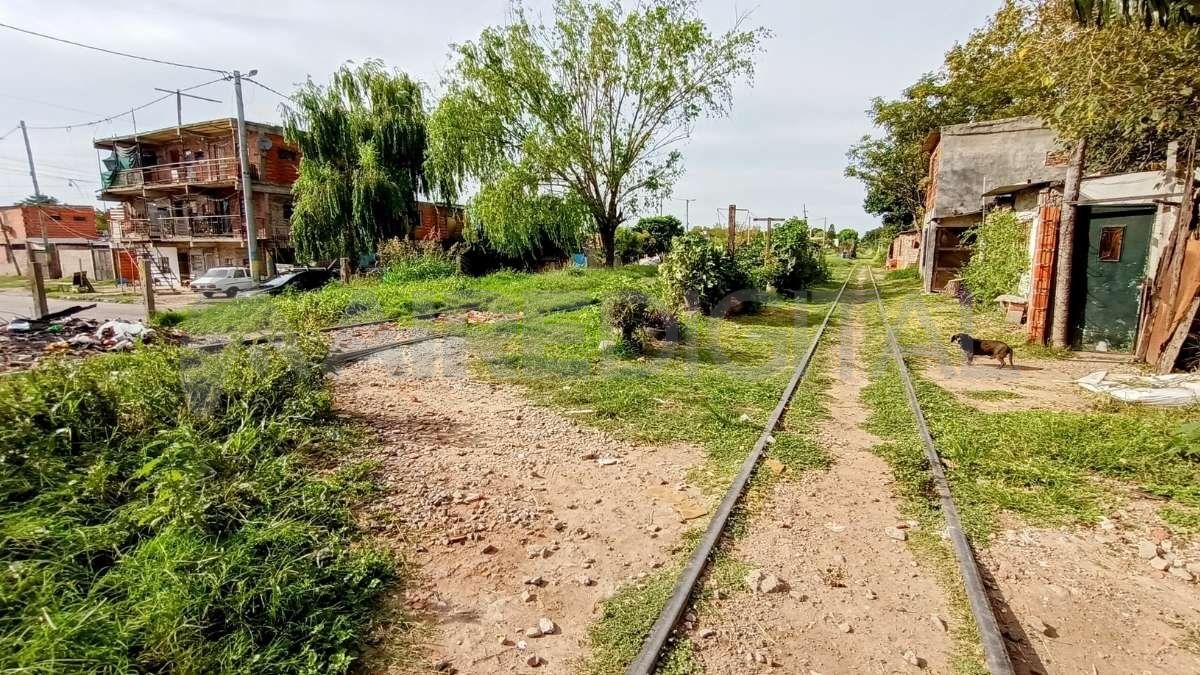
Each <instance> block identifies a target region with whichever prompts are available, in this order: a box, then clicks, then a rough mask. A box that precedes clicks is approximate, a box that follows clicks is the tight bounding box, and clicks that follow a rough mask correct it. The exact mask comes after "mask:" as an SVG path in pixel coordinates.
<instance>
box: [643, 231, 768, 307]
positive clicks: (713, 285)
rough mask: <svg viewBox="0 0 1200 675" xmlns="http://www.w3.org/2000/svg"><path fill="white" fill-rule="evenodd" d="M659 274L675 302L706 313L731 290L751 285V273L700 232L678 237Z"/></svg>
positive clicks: (671, 301) (670, 297)
mask: <svg viewBox="0 0 1200 675" xmlns="http://www.w3.org/2000/svg"><path fill="white" fill-rule="evenodd" d="M659 275H660V277H661V278H662V280H663V284H664V286H665V288H666V292H667V299H668V301H669V302H670V303H671V304H672V306H675V307H685V308H687V309H698V310H700V311H701V312H704V313H706V314H707V313H710V312H712V310H713V308H714V307H716V305H717V303H719V302H721V300H723V299H725V298H726V297H727V296H728V295H730V294H731V293H733V292H735V291H740V290H744V289H746V288H749V287H750V277H749V275H748V274H747V273H746V272H745V271H744V270H743V269H742V268H741V267H740V266H739V265H738V264H737V261H736V260H735V259H734V257H733V256H731V255H729V254H728V253H726V252H725V251H724V250H723V249H720V248H718V247H717V246H716V245H715V244H714V243H713V242H711V241H710V240H709V239H708V238H706V237H705V236H704V235H703V234H701V233H699V232H689V233H687V234H685V235H683V236H681V237H678V238H676V239H675V243H674V246H673V248H672V249H671V252H670V253H669V254H667V256H666V258H665V259H664V260H663V264H662V265H661V266H660V267H659Z"/></svg>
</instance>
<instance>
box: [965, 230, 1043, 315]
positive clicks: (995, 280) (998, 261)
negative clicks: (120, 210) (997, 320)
mask: <svg viewBox="0 0 1200 675" xmlns="http://www.w3.org/2000/svg"><path fill="white" fill-rule="evenodd" d="M972 234H973V235H974V237H975V251H974V253H972V255H971V259H970V260H968V261H967V264H966V265H965V266H963V269H962V275H961V276H962V281H963V286H964V287H965V288H966V289H967V291H968V292H970V294H971V297H972V299H974V301H975V302H976V303H978V304H981V305H991V304H992V302H993V301H995V299H996V298H997V297H999V296H1001V295H1005V294H1006V293H1016V292H1017V284H1018V283H1020V281H1021V275H1022V274H1024V273H1025V272H1026V271H1027V270H1028V269H1029V225H1028V224H1027V223H1024V222H1022V221H1021V219H1020V218H1018V217H1017V214H1016V213H1014V212H1013V211H1012V209H997V210H995V211H992V212H991V213H989V214H988V216H987V220H985V221H984V222H983V224H981V225H978V226H976V227H975V228H973V230H972Z"/></svg>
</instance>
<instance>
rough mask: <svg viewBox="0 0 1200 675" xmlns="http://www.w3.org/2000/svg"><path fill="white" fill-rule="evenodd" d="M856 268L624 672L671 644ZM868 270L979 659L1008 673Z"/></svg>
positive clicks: (643, 669) (646, 673)
mask: <svg viewBox="0 0 1200 675" xmlns="http://www.w3.org/2000/svg"><path fill="white" fill-rule="evenodd" d="M856 272H857V267H856V268H854V269H851V271H850V275H849V276H848V277H847V278H846V281H845V282H844V283H843V284H842V286H841V288H840V289H839V290H838V294H837V297H836V299H835V300H834V303H833V305H832V306H831V307H830V308H829V311H828V312H827V313H826V314H825V318H824V319H823V320H822V322H821V325H820V327H819V328H818V329H817V332H816V334H815V335H814V336H813V339H812V341H811V343H810V344H809V347H808V349H807V351H806V352H805V353H804V356H803V357H802V358H801V360H800V362H799V364H798V365H797V366H796V369H795V371H794V373H793V375H792V378H791V380H790V381H789V382H788V385H787V387H785V388H784V391H783V394H782V395H781V396H780V399H779V403H778V404H777V405H776V407H775V410H774V412H773V413H772V414H771V417H770V418H769V419H768V421H767V424H766V426H765V428H764V429H763V432H762V435H761V436H759V439H758V442H757V443H755V445H754V448H753V449H752V450H751V451H750V454H749V455H748V456H747V457H746V459H745V461H744V462H743V464H742V467H741V470H740V471H739V472H738V474H737V476H736V477H735V478H734V480H733V483H732V484H731V485H730V487H729V490H728V491H727V492H726V494H725V496H724V497H723V498H722V500H721V503H720V506H719V507H718V509H717V511H716V513H715V514H714V515H713V518H712V520H711V521H710V523H709V526H708V529H707V530H706V531H705V533H704V536H703V538H702V539H701V540H700V543H699V545H698V546H697V548H696V550H695V551H694V552H693V553H692V556H691V557H690V558H689V559H688V562H687V564H686V565H685V566H684V568H683V571H682V573H681V574H680V577H679V579H678V580H677V581H676V584H675V587H674V590H673V591H672V594H671V597H670V598H669V599H668V601H667V603H666V605H665V607H664V608H663V610H662V612H661V613H660V614H659V616H658V618H657V620H656V621H655V623H654V625H653V627H652V628H651V630H650V634H649V635H648V636H647V638H646V640H645V641H644V642H643V644H642V648H641V650H640V651H639V652H638V655H637V657H636V658H635V659H634V660H633V662H632V663H631V664H630V665H629V666H628V668H627V669H626V671H625V672H626V675H651V674H652V673H654V672H655V670H656V668H657V666H658V662H659V658H660V657H661V656H662V655H663V653H664V651H665V650H666V649H667V647H668V645H669V644H670V642H671V639H672V636H673V634H674V631H675V627H676V626H677V625H678V623H679V622H680V620H681V619H682V617H683V616H684V615H685V614H686V613H687V610H688V607H689V606H690V605H691V602H692V598H693V595H694V593H695V591H696V586H697V584H698V583H699V581H700V579H701V577H702V575H703V573H704V570H705V568H706V567H707V565H708V563H709V561H710V560H711V558H712V555H713V553H714V551H715V550H716V547H717V544H718V542H719V541H720V540H721V537H722V535H723V533H724V531H725V528H726V526H727V524H728V521H729V517H730V515H731V514H732V513H733V510H734V508H735V507H736V506H737V504H738V503H739V502H740V500H741V498H742V496H743V494H744V492H745V490H746V486H747V485H748V484H749V481H750V478H751V477H752V476H753V474H754V471H755V469H756V467H757V466H758V463H759V461H760V460H761V459H762V457H763V455H764V454H765V453H766V448H767V444H768V440H769V438H770V436H771V434H772V433H773V432H774V431H775V427H776V426H777V425H778V424H779V420H780V419H781V418H782V416H783V413H784V412H785V411H786V410H787V407H788V404H789V402H790V401H791V398H792V395H793V394H794V393H795V391H796V388H797V386H798V385H799V383H800V381H801V380H803V378H804V376H805V374H806V373H807V371H808V367H809V363H810V362H811V360H812V358H813V355H814V354H815V353H816V351H817V349H818V347H819V346H820V342H821V339H822V338H823V337H824V335H825V329H826V327H827V326H828V324H829V320H830V317H832V316H833V313H834V312H835V311H836V310H837V309H838V307H839V306H840V305H841V300H842V296H843V294H844V292H845V290H846V286H847V285H848V284H849V283H850V279H851V278H853V277H854V276H855V274H856ZM867 274H868V277H869V279H870V282H871V289H872V292H873V294H874V296H875V304H876V306H877V307H878V309H879V313H880V319H881V322H882V325H883V327H884V329H885V331H886V333H887V342H888V349H889V351H890V352H891V355H892V358H893V359H894V361H895V363H896V367H897V369H898V371H899V373H900V379H901V381H902V383H903V386H904V391H905V397H906V398H907V400H908V404H909V408H910V409H911V410H912V413H913V417H914V419H915V421H916V426H917V431H918V434H919V435H920V437H921V440H922V443H923V445H924V448H925V456H926V460H927V462H928V464H929V471H930V474H931V477H932V478H933V483H934V488H935V490H936V491H937V493H938V497H939V499H940V501H941V508H942V513H943V516H944V518H945V520H946V527H947V531H948V535H949V538H950V541H951V543H952V545H953V547H954V552H955V557H956V559H957V562H958V567H959V572H960V574H961V576H962V579H963V584H964V586H965V589H966V595H967V598H968V601H969V603H970V607H971V613H972V616H973V617H974V619H975V623H976V625H977V626H978V630H979V635H980V638H981V643H982V647H983V653H984V661H985V663H986V666H987V669H988V671H989V672H990V673H992V675H1011V673H1013V672H1014V671H1013V666H1012V662H1011V660H1010V658H1009V654H1008V649H1007V646H1006V645H1005V642H1004V637H1003V635H1002V634H1001V632H1000V627H999V624H998V622H997V621H996V616H995V614H994V613H993V611H992V606H991V603H990V601H989V599H988V596H987V590H986V588H985V587H984V584H983V578H982V575H981V574H980V570H979V566H978V563H977V562H976V560H975V556H974V552H973V551H972V549H971V546H970V543H969V542H968V541H967V538H966V534H965V533H964V532H963V529H962V524H961V522H960V521H959V517H958V509H957V508H956V507H955V504H954V499H953V496H952V495H951V492H950V486H949V482H948V480H947V479H946V473H945V467H944V465H943V463H942V460H941V456H940V455H939V454H938V451H937V446H936V444H935V443H934V439H933V436H932V434H931V433H930V431H929V426H928V424H927V423H926V421H925V416H924V413H923V412H922V411H921V406H920V403H919V401H918V399H917V396H916V390H915V389H914V387H913V383H912V377H911V375H910V374H909V371H908V366H907V365H906V364H905V362H904V355H903V352H902V351H901V350H900V344H899V342H898V341H897V340H896V335H895V333H894V332H893V330H892V327H891V325H890V324H889V323H888V319H887V313H886V311H885V310H884V306H883V299H882V297H881V296H880V294H879V287H878V285H877V284H876V282H875V275H874V273H873V272H872V271H871V269H870V268H869V267H868V268H867Z"/></svg>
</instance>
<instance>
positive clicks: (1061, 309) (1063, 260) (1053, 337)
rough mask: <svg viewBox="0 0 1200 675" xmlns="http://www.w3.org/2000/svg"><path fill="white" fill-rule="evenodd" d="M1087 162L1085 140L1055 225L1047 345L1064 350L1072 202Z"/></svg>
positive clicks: (1075, 208)
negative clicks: (1055, 249) (1054, 272)
mask: <svg viewBox="0 0 1200 675" xmlns="http://www.w3.org/2000/svg"><path fill="white" fill-rule="evenodd" d="M1086 162H1087V141H1086V140H1080V141H1079V142H1078V143H1076V144H1075V152H1074V153H1073V154H1072V156H1071V163H1070V164H1069V165H1068V166H1067V175H1066V179H1065V183H1066V185H1065V186H1064V187H1063V208H1062V219H1061V220H1060V221H1059V225H1058V259H1057V261H1056V264H1055V267H1056V268H1057V270H1058V272H1057V275H1058V276H1057V278H1056V279H1055V283H1054V313H1053V314H1052V315H1051V324H1050V344H1052V345H1053V346H1055V347H1062V348H1065V347H1067V346H1068V344H1069V342H1070V340H1071V336H1070V334H1069V333H1070V323H1069V318H1070V311H1071V274H1072V269H1071V268H1072V266H1073V264H1074V261H1075V220H1076V218H1077V217H1078V214H1079V206H1078V205H1077V204H1076V203H1075V202H1077V201H1079V186H1080V183H1081V182H1082V181H1083V170H1084V165H1085V164H1086ZM1080 274H1083V272H1082V271H1081V272H1080Z"/></svg>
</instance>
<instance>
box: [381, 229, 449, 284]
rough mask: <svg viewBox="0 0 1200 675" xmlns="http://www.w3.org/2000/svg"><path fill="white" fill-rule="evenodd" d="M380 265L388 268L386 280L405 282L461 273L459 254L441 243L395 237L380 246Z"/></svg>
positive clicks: (394, 282) (385, 275)
mask: <svg viewBox="0 0 1200 675" xmlns="http://www.w3.org/2000/svg"><path fill="white" fill-rule="evenodd" d="M379 264H380V266H381V267H383V268H384V272H383V282H384V283H387V284H402V283H407V282H410V281H427V280H429V279H442V278H444V277H451V276H454V275H455V274H458V270H459V266H458V257H457V256H455V255H454V254H453V253H450V252H448V251H445V250H443V249H442V247H441V244H439V243H438V242H412V241H404V240H401V239H391V240H389V241H386V242H384V243H383V245H382V246H380V247H379Z"/></svg>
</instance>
